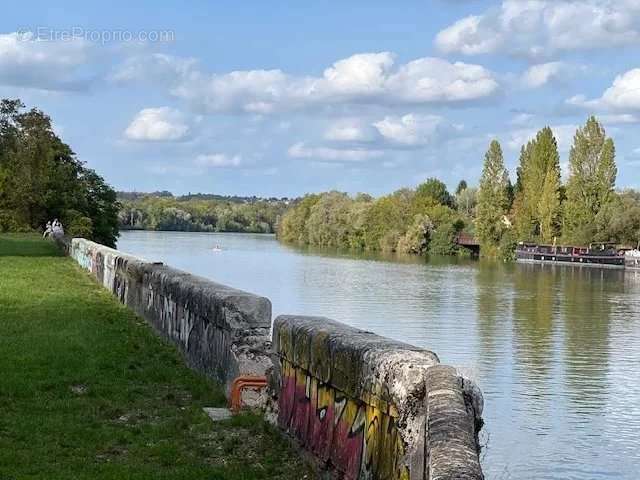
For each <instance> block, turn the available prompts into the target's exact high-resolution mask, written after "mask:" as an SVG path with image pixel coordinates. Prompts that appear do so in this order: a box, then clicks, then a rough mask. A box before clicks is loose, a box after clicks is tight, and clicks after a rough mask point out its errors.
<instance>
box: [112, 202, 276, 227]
mask: <svg viewBox="0 0 640 480" xmlns="http://www.w3.org/2000/svg"><path fill="white" fill-rule="evenodd" d="M118 198H119V200H120V211H119V213H118V220H119V225H120V228H121V229H129V230H168V231H185V232H247V233H274V232H275V231H276V224H277V222H278V219H279V217H280V216H281V215H282V214H283V213H284V211H285V210H286V209H287V204H288V200H286V199H258V198H256V197H247V198H245V197H235V196H234V197H224V196H221V195H206V194H195V195H192V194H189V195H185V196H177V197H174V196H173V195H172V194H171V193H169V192H156V193H149V194H145V193H137V192H119V193H118Z"/></svg>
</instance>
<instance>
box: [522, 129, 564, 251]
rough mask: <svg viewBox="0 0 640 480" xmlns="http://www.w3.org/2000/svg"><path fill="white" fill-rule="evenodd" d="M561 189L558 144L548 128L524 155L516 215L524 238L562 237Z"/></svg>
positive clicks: (546, 239)
mask: <svg viewBox="0 0 640 480" xmlns="http://www.w3.org/2000/svg"><path fill="white" fill-rule="evenodd" d="M560 188H561V185H560V155H559V154H558V143H557V141H556V139H555V137H554V135H553V131H552V130H551V129H550V128H549V127H545V128H543V129H542V130H540V131H539V132H538V134H537V135H536V138H535V139H534V140H533V141H531V142H529V143H528V144H527V145H526V146H525V147H523V148H522V151H521V154H520V167H519V168H518V193H517V197H518V198H517V203H516V207H517V208H516V209H515V211H514V216H515V223H516V230H517V233H518V236H519V237H520V238H521V239H523V240H527V239H533V238H539V239H541V240H542V241H544V242H549V241H551V240H553V238H554V237H555V236H556V235H557V234H558V230H559V223H560V216H561V204H560Z"/></svg>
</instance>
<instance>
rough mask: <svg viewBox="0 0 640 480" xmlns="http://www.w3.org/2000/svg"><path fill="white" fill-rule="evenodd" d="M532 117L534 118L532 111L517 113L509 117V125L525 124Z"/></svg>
mask: <svg viewBox="0 0 640 480" xmlns="http://www.w3.org/2000/svg"><path fill="white" fill-rule="evenodd" d="M533 118H535V115H533V114H532V113H526V112H524V113H518V114H517V115H516V116H514V117H513V118H512V119H511V125H527V124H528V123H530V122H531V120H532V119H533Z"/></svg>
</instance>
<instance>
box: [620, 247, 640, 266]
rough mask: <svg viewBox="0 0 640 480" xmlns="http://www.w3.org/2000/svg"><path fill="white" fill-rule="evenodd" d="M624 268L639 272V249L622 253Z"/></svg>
mask: <svg viewBox="0 0 640 480" xmlns="http://www.w3.org/2000/svg"><path fill="white" fill-rule="evenodd" d="M624 267H625V268H628V269H630V270H640V249H638V248H636V249H634V250H628V251H626V252H625V253H624Z"/></svg>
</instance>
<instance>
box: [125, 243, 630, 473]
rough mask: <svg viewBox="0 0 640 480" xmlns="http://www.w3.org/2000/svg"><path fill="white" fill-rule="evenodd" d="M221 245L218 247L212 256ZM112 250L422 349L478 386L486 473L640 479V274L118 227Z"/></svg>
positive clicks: (285, 309)
mask: <svg viewBox="0 0 640 480" xmlns="http://www.w3.org/2000/svg"><path fill="white" fill-rule="evenodd" d="M216 245H219V246H220V247H221V248H222V251H218V252H216V251H213V250H212V248H213V247H214V246H216ZM118 248H119V249H120V250H122V251H124V252H128V253H132V254H135V255H139V256H141V257H144V258H146V259H149V260H158V261H163V262H165V263H167V264H169V265H171V266H174V267H177V268H180V269H183V270H186V271H189V272H192V273H195V274H199V275H202V276H205V277H208V278H210V279H212V280H215V281H217V282H220V283H224V284H228V285H231V286H233V287H237V288H240V289H243V290H247V291H250V292H254V293H257V294H260V295H264V296H266V297H269V298H270V299H271V301H272V303H273V312H274V317H275V315H278V314H280V313H290V314H294V313H298V314H308V315H322V316H327V317H331V318H333V319H336V320H339V321H342V322H345V323H348V324H350V325H353V326H356V327H360V328H365V329H367V330H371V331H373V332H376V333H378V334H381V335H385V336H387V337H391V338H394V339H397V340H402V341H406V342H409V343H412V344H414V345H418V346H421V347H425V348H428V349H430V350H433V351H434V352H436V353H437V354H438V356H439V357H440V359H441V361H442V362H443V363H446V364H450V365H453V366H456V367H459V368H460V370H462V371H463V372H465V373H466V374H467V375H468V376H470V377H471V378H473V379H475V381H476V382H477V383H478V384H479V385H480V387H481V389H482V391H483V393H484V398H485V411H484V419H485V422H486V425H485V428H484V430H483V433H482V436H481V440H482V443H483V444H484V445H485V446H484V448H483V453H482V463H483V468H484V471H485V475H486V476H487V478H490V479H498V480H507V479H563V480H564V479H569V480H572V479H576V480H577V479H580V480H585V479H614V478H615V479H624V480H636V479H637V478H640V368H639V367H640V273H632V272H624V271H616V270H599V269H586V268H582V269H581V268H579V267H571V266H549V265H520V264H514V265H504V264H498V263H492V262H484V261H474V260H464V259H457V258H446V259H445V258H437V259H431V260H429V261H428V262H427V261H425V260H424V259H420V258H393V257H392V258H389V257H383V256H376V255H354V254H348V253H345V254H339V253H335V252H327V251H322V250H312V249H297V248H293V247H289V246H285V245H282V244H280V243H278V242H277V241H276V240H275V238H274V237H273V236H269V235H246V234H209V233H178V232H123V233H122V236H121V238H120V240H119V241H118Z"/></svg>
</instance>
